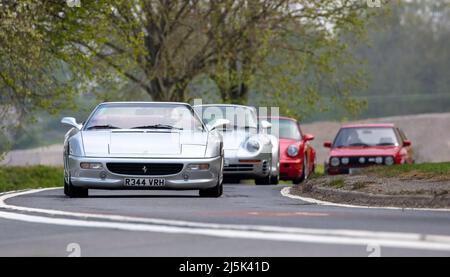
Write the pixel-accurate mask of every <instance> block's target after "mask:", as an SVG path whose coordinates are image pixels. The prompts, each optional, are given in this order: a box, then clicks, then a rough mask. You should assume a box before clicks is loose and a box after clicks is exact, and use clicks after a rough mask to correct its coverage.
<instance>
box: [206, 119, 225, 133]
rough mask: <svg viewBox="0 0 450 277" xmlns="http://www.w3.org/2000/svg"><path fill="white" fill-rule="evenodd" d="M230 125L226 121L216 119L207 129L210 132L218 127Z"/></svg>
mask: <svg viewBox="0 0 450 277" xmlns="http://www.w3.org/2000/svg"><path fill="white" fill-rule="evenodd" d="M227 125H230V121H229V120H228V119H217V120H216V121H215V122H214V123H213V124H212V125H211V127H210V128H209V130H210V131H212V130H215V129H217V128H219V127H225V126H227Z"/></svg>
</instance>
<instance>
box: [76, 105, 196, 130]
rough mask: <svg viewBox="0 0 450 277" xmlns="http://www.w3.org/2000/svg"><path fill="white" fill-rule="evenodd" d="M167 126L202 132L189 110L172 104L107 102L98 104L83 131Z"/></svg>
mask: <svg viewBox="0 0 450 277" xmlns="http://www.w3.org/2000/svg"><path fill="white" fill-rule="evenodd" d="M110 129H167V130H188V131H189V130H190V131H202V130H203V124H202V123H201V121H200V119H199V118H198V117H197V116H196V115H195V113H194V112H193V110H191V109H190V108H188V107H187V106H185V105H172V104H167V105H164V104H126V105H124V104H107V105H101V106H99V107H98V108H97V109H96V110H95V112H94V113H93V115H92V116H91V117H90V118H89V120H88V122H87V123H86V125H85V129H84V130H110Z"/></svg>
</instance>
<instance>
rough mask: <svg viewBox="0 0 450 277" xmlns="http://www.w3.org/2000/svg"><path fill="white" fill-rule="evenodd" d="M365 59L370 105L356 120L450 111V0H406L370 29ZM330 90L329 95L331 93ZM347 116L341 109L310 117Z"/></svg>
mask: <svg viewBox="0 0 450 277" xmlns="http://www.w3.org/2000/svg"><path fill="white" fill-rule="evenodd" d="M367 42H368V44H367V45H366V46H358V47H356V48H354V50H353V51H354V52H355V53H356V55H357V56H358V57H359V58H360V59H361V60H363V61H364V64H365V65H364V68H365V71H366V76H367V78H368V79H367V80H368V82H367V87H366V88H365V89H361V90H359V91H355V92H354V95H355V97H357V98H359V99H365V100H367V106H366V108H365V109H363V110H362V112H361V113H360V114H358V115H357V116H355V117H354V118H370V117H385V116H393V115H407V114H418V113H440V112H450V1H423V0H414V1H403V2H402V4H401V5H392V6H391V10H390V11H389V13H388V14H387V15H386V16H383V17H379V18H377V20H376V22H375V23H374V24H373V25H372V26H371V27H370V28H369V30H368V35H367ZM325 94H326V93H325ZM336 115H338V118H339V117H346V116H347V115H346V113H345V112H344V111H342V109H340V108H339V107H335V108H333V109H331V111H330V112H325V113H315V114H313V115H311V116H310V117H308V118H307V119H308V120H309V121H314V120H322V119H325V120H328V119H334V118H335V117H336Z"/></svg>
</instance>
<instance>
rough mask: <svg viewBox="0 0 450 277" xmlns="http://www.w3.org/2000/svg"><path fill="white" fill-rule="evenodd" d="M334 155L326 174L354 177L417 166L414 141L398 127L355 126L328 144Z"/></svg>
mask: <svg viewBox="0 0 450 277" xmlns="http://www.w3.org/2000/svg"><path fill="white" fill-rule="evenodd" d="M324 146H325V147H327V148H331V149H330V155H329V158H328V160H327V161H326V162H325V172H327V173H328V174H330V175H336V174H349V173H350V174H351V173H352V172H354V171H357V169H358V168H362V167H367V166H374V165H393V164H404V163H413V162H414V160H413V158H412V149H411V141H409V140H408V139H407V138H406V135H405V133H404V132H403V131H402V130H401V129H399V128H397V127H395V126H394V124H354V125H345V126H342V128H341V129H340V130H339V132H338V134H337V135H336V138H335V139H334V142H333V143H331V142H325V143H324Z"/></svg>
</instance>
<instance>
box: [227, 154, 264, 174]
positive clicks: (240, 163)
mask: <svg viewBox="0 0 450 277" xmlns="http://www.w3.org/2000/svg"><path fill="white" fill-rule="evenodd" d="M271 159H272V154H271V153H260V154H258V155H255V156H242V157H240V156H238V155H237V151H234V150H225V166H224V172H223V174H224V176H225V177H231V178H242V179H245V178H264V177H267V176H269V174H270V173H271V168H272V160H271Z"/></svg>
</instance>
